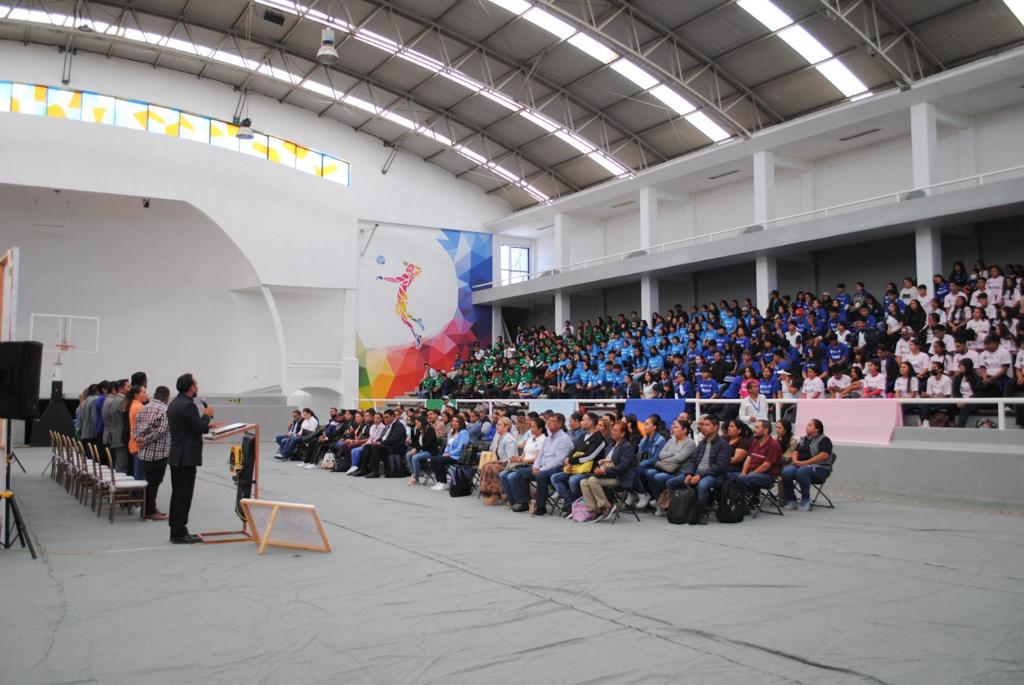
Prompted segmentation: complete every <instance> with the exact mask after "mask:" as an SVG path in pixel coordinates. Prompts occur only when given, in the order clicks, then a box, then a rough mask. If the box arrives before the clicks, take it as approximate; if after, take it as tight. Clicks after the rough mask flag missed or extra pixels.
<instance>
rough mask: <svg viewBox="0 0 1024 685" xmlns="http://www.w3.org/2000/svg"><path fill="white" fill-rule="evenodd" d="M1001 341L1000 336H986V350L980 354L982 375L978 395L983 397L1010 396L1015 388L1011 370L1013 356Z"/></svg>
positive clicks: (979, 367) (979, 368) (979, 369)
mask: <svg viewBox="0 0 1024 685" xmlns="http://www.w3.org/2000/svg"><path fill="white" fill-rule="evenodd" d="M999 343H1000V340H999V336H996V335H990V336H988V337H986V338H985V343H984V350H982V351H981V352H980V353H979V354H978V361H979V366H978V373H979V375H980V376H981V388H980V389H979V390H978V395H980V396H981V397H1008V396H1009V395H1010V394H1011V392H1012V390H1013V376H1012V375H1011V371H1010V367H1011V366H1012V365H1013V358H1012V357H1010V352H1009V351H1008V350H1007V349H1006V348H1005V347H1003V346H1002V345H1000V344H999Z"/></svg>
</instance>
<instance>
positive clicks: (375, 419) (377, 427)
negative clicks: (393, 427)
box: [347, 410, 384, 476]
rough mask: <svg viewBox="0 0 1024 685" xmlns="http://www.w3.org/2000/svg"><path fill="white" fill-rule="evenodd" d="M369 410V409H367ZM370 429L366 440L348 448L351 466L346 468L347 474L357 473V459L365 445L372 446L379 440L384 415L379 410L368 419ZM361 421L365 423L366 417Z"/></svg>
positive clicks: (382, 432) (382, 431)
mask: <svg viewBox="0 0 1024 685" xmlns="http://www.w3.org/2000/svg"><path fill="white" fill-rule="evenodd" d="M367 411H369V410H367ZM370 422H371V423H370V429H369V431H368V432H367V434H366V440H363V441H362V443H361V444H359V445H355V446H352V447H350V448H349V450H348V453H349V456H350V458H351V462H352V466H351V468H349V470H348V472H347V473H348V475H350V476H355V475H357V474H358V473H359V470H360V469H359V460H360V457H361V456H362V454H363V450H365V449H366V448H367V447H371V448H372V447H373V446H374V445H376V444H377V443H378V442H380V436H382V435H383V434H384V415H383V414H381V413H380V412H374V413H373V415H372V418H371V419H370ZM363 423H364V424H365V423H366V418H365V417H364V418H363Z"/></svg>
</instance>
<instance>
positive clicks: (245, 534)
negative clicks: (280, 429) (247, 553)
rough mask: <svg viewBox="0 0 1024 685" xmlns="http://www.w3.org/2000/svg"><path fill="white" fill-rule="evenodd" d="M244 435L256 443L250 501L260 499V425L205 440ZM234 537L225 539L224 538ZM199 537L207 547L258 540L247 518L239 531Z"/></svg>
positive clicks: (202, 534) (220, 439)
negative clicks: (246, 434)
mask: <svg viewBox="0 0 1024 685" xmlns="http://www.w3.org/2000/svg"><path fill="white" fill-rule="evenodd" d="M245 433H252V434H253V436H254V439H255V441H256V444H255V447H254V451H253V465H252V497H251V499H257V500H258V499H259V498H260V425H259V424H258V423H247V424H245V425H244V426H239V427H238V428H236V429H234V430H230V431H227V432H225V433H220V434H218V435H215V436H213V437H210V438H207V440H208V441H209V442H221V441H223V440H227V439H228V438H233V437H235V436H236V435H244V434H245ZM229 535H230V536H235V537H226V536H229ZM199 537H200V538H202V540H203V542H204V543H205V544H207V545H222V544H225V543H228V542H258V541H259V539H258V538H257V537H256V536H255V535H254V534H253V533H252V531H250V530H249V522H248V518H247V519H246V520H244V521H242V529H241V530H222V531H215V532H212V533H199ZM218 537H224V538H225V539H223V540H211V539H209V538H218Z"/></svg>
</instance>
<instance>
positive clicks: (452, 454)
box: [430, 414, 469, 491]
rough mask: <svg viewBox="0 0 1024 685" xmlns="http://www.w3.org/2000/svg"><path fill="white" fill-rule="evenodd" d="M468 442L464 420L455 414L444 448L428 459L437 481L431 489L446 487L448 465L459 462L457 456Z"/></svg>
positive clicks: (445, 488) (444, 488)
mask: <svg viewBox="0 0 1024 685" xmlns="http://www.w3.org/2000/svg"><path fill="white" fill-rule="evenodd" d="M468 444H469V431H467V430H466V420H465V419H464V418H462V417H461V416H459V415H458V414H456V415H455V416H453V417H452V431H451V435H450V436H449V437H448V441H447V443H446V444H445V446H444V450H443V451H442V452H441V453H440V454H438V455H436V456H434V457H433V458H432V459H431V460H430V461H431V464H433V467H434V479H435V480H436V481H437V483H435V484H434V487H432V488H431V490H435V491H440V490H447V489H448V467H449V466H455V465H456V464H458V463H459V456H460V455H461V454H462V450H463V449H464V448H465V447H466V445H468Z"/></svg>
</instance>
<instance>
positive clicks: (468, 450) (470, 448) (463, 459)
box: [459, 443, 480, 468]
mask: <svg viewBox="0 0 1024 685" xmlns="http://www.w3.org/2000/svg"><path fill="white" fill-rule="evenodd" d="M479 463H480V449H479V448H478V447H477V446H476V445H474V444H472V443H469V444H467V445H466V446H465V447H463V448H462V451H461V452H459V466H472V467H474V468H475V467H476V465H477V464H479Z"/></svg>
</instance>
